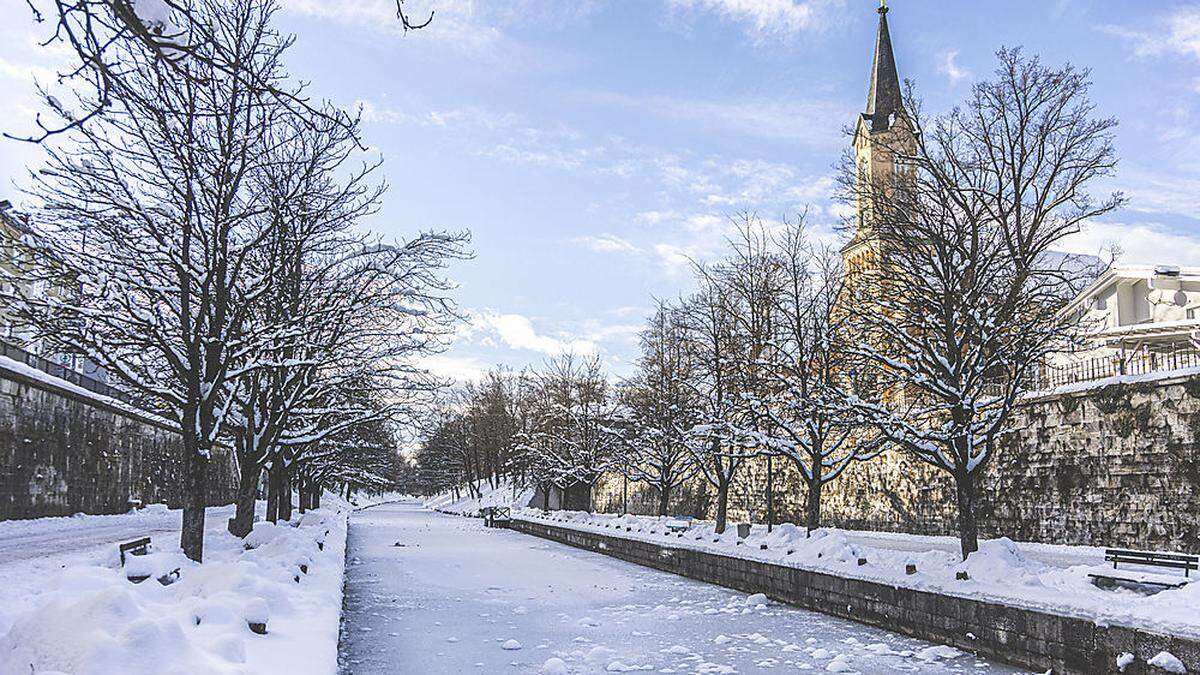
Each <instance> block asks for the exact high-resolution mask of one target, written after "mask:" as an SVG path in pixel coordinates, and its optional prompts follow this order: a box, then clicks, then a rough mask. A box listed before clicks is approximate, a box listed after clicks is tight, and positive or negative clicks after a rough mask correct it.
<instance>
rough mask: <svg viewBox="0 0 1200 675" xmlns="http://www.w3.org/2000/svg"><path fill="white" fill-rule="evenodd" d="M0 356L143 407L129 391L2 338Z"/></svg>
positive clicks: (91, 390)
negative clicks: (28, 350)
mask: <svg viewBox="0 0 1200 675" xmlns="http://www.w3.org/2000/svg"><path fill="white" fill-rule="evenodd" d="M0 356H7V357H8V358H10V359H12V360H14V361H20V362H21V363H24V364H25V365H27V366H29V367H31V368H36V369H37V370H40V371H42V372H43V373H46V374H47V375H53V376H54V377H57V378H58V379H60V380H66V381H67V382H70V383H71V384H73V385H75V386H77V387H83V388H84V389H87V390H88V391H90V392H93V393H96V394H100V395H101V396H108V397H109V398H115V399H117V400H118V401H122V402H124V403H128V404H129V405H132V406H135V407H141V406H140V405H139V403H137V402H136V401H135V400H134V399H133V397H131V396H130V395H129V394H128V393H126V392H124V391H122V390H120V389H117V388H116V387H114V386H112V385H110V384H109V383H107V382H102V381H100V380H97V379H96V378H94V377H91V376H90V375H84V374H83V373H81V372H79V371H77V370H72V369H71V368H67V367H66V366H63V365H62V364H59V363H55V362H54V361H51V360H50V359H48V358H46V357H44V356H38V355H37V354H33V353H30V352H27V351H25V350H24V349H21V348H20V347H17V346H15V345H11V344H9V343H7V342H4V341H2V340H0Z"/></svg>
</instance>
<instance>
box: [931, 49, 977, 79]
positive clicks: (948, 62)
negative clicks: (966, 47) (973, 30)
mask: <svg viewBox="0 0 1200 675" xmlns="http://www.w3.org/2000/svg"><path fill="white" fill-rule="evenodd" d="M937 61H938V65H937V70H938V72H939V73H941V74H943V75H945V76H946V77H947V78H948V79H949V80H950V86H951V87H953V86H955V85H957V84H958V83H959V82H961V81H963V80H965V79H968V78H970V77H971V75H972V73H971V71H970V70H968V69H967V68H965V67H963V66H961V65H959V63H958V50H957V49H947V50H946V51H944V52H942V53H940V54H938V58H937Z"/></svg>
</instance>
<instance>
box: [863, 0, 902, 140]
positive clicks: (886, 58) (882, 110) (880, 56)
mask: <svg viewBox="0 0 1200 675" xmlns="http://www.w3.org/2000/svg"><path fill="white" fill-rule="evenodd" d="M878 11H879V34H878V36H876V38H875V61H874V62H873V63H872V65H871V91H870V93H868V94H867V110H866V112H864V113H863V117H865V118H867V120H868V121H870V123H871V131H886V130H887V129H888V127H889V126H891V120H892V115H894V114H895V113H897V112H899V111H900V108H901V103H900V76H899V75H897V74H896V57H895V55H894V54H892V36H891V34H890V33H888V22H887V13H888V7H887V3H886V1H881V2H880V3H879V10H878Z"/></svg>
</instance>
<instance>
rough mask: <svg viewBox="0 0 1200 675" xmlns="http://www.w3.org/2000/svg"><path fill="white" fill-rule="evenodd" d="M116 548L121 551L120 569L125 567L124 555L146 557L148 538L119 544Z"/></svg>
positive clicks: (148, 549) (148, 548) (148, 545)
mask: <svg viewBox="0 0 1200 675" xmlns="http://www.w3.org/2000/svg"><path fill="white" fill-rule="evenodd" d="M117 548H119V549H121V567H124V566H125V555H126V554H128V555H146V554H147V553H149V552H150V537H142V538H141V539H134V540H133V541H127V542H125V543H124V544H121V545H120V546H118V547H117Z"/></svg>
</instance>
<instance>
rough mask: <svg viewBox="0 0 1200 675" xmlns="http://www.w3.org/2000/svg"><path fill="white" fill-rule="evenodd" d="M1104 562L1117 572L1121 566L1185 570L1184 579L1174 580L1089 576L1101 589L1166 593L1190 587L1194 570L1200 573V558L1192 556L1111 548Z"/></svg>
mask: <svg viewBox="0 0 1200 675" xmlns="http://www.w3.org/2000/svg"><path fill="white" fill-rule="evenodd" d="M1104 561H1105V562H1110V563H1112V564H1113V569H1114V570H1115V569H1117V565H1118V564H1125V565H1138V566H1140V567H1158V568H1165V569H1176V570H1180V569H1181V570H1183V576H1184V578H1183V579H1179V578H1178V577H1170V576H1167V575H1163V574H1156V573H1154V572H1150V573H1146V572H1137V571H1132V570H1127V571H1125V572H1124V573H1122V574H1120V575H1118V574H1116V573H1114V574H1089V575H1088V576H1089V577H1091V579H1092V583H1094V584H1096V585H1097V586H1104V585H1110V586H1111V585H1118V586H1119V585H1134V586H1155V587H1159V588H1163V589H1167V588H1179V587H1181V586H1185V585H1187V584H1188V583H1190V582H1191V581H1192V580H1191V572H1192V570H1197V569H1200V555H1193V554H1190V553H1158V552H1155V551H1133V550H1129V549H1123V548H1107V549H1104Z"/></svg>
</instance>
